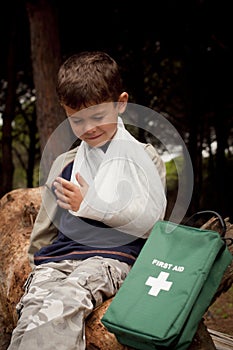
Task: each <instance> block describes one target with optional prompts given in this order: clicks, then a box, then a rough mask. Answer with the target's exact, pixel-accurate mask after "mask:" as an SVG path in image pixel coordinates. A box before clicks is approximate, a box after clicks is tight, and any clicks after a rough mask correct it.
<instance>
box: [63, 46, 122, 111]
mask: <svg viewBox="0 0 233 350" xmlns="http://www.w3.org/2000/svg"><path fill="white" fill-rule="evenodd" d="M121 93H122V80H121V76H120V72H119V67H118V65H117V63H116V62H115V60H114V59H113V58H111V57H110V56H109V55H108V54H107V53H105V52H101V51H93V52H88V51H85V52H81V53H79V54H75V55H73V56H71V57H69V58H68V59H67V60H66V61H65V62H64V63H63V64H62V65H61V67H60V69H59V72H58V80H57V94H58V98H59V100H60V102H61V103H62V104H65V105H66V106H69V107H70V108H73V109H80V108H82V107H89V106H90V105H94V104H100V103H104V102H117V101H118V98H119V96H120V94H121Z"/></svg>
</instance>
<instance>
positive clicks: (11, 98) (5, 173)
mask: <svg viewBox="0 0 233 350" xmlns="http://www.w3.org/2000/svg"><path fill="white" fill-rule="evenodd" d="M11 18H12V23H10V26H11V31H10V38H9V47H8V61H7V82H8V86H7V96H6V106H5V111H4V113H3V116H2V118H3V125H2V171H1V174H0V180H1V187H0V196H1V197H2V196H3V195H4V194H5V193H7V192H9V191H10V190H11V189H12V187H13V186H12V185H13V174H14V164H13V156H12V121H13V120H14V115H15V106H16V103H15V102H16V63H15V62H16V61H15V60H16V57H17V50H16V48H17V40H18V37H17V31H16V27H17V26H16V23H17V17H16V14H15V11H14V9H13V10H12V17H11Z"/></svg>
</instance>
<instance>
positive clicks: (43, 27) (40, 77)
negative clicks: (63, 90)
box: [26, 0, 66, 183]
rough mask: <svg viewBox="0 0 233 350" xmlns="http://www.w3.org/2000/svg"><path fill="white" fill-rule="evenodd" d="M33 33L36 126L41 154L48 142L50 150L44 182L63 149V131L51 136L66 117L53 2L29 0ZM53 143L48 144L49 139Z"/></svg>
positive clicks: (44, 166) (43, 166)
mask: <svg viewBox="0 0 233 350" xmlns="http://www.w3.org/2000/svg"><path fill="white" fill-rule="evenodd" d="M26 8H27V13H28V17H29V23H30V34H31V59H32V68H33V79H34V85H35V89H36V109H37V126H38V132H39V137H40V146H41V153H43V151H44V148H45V146H46V144H47V152H46V154H44V156H43V157H42V161H41V171H42V173H41V174H40V175H41V183H43V182H44V180H45V179H46V178H47V175H48V170H49V169H50V167H51V164H52V162H53V160H54V159H55V158H56V156H57V155H58V154H60V153H61V152H63V151H64V150H66V149H64V147H63V138H64V133H62V132H61V133H60V135H58V137H56V138H53V139H51V135H52V133H53V132H54V130H55V129H56V128H57V127H58V125H60V123H62V122H63V121H64V119H65V114H64V111H63V110H62V108H61V106H60V104H59V102H58V98H57V94H56V80H57V71H58V68H59V65H60V63H61V50H60V38H59V32H58V23H57V14H56V11H55V7H53V6H52V4H51V2H50V1H47V0H37V1H27V2H26ZM49 139H50V141H51V142H50V143H49V144H48V143H47V142H48V140H49Z"/></svg>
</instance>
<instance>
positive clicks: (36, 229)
mask: <svg viewBox="0 0 233 350" xmlns="http://www.w3.org/2000/svg"><path fill="white" fill-rule="evenodd" d="M143 146H144V148H145V150H146V152H147V153H148V154H149V156H150V157H151V159H152V161H153V162H154V164H155V166H156V167H157V169H158V172H159V175H160V178H161V180H162V183H163V185H164V188H165V185H166V168H165V164H164V162H163V160H162V159H161V157H160V156H159V154H158V152H157V151H156V149H155V148H154V147H153V146H152V145H151V144H143ZM76 152H77V147H76V148H74V149H72V150H70V151H68V152H65V153H63V154H61V155H60V156H58V157H57V158H56V159H55V161H54V163H53V165H52V167H51V170H50V172H49V176H48V179H47V182H46V184H45V185H44V186H43V188H42V203H41V207H40V210H39V212H38V215H37V218H36V221H35V223H34V226H33V230H32V233H31V237H30V244H29V249H28V255H29V262H30V265H31V267H32V268H33V267H34V258H33V257H34V254H35V252H37V251H38V250H39V249H41V248H42V247H44V246H47V245H49V244H51V243H52V242H53V241H54V240H55V239H56V237H57V234H58V229H57V227H58V222H59V220H58V219H59V208H58V205H57V203H56V198H55V196H54V194H53V192H52V184H53V181H54V180H55V178H56V177H57V176H59V175H60V174H61V172H62V170H63V169H64V168H65V167H66V165H67V164H69V163H70V162H72V161H73V160H74V157H75V154H76ZM56 223H57V224H56Z"/></svg>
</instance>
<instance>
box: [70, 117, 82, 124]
mask: <svg viewBox="0 0 233 350" xmlns="http://www.w3.org/2000/svg"><path fill="white" fill-rule="evenodd" d="M70 120H71V122H72V123H73V124H81V123H82V121H83V120H82V119H73V118H71V119H70Z"/></svg>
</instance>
